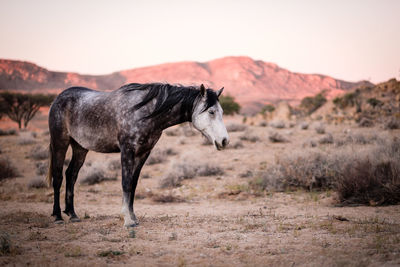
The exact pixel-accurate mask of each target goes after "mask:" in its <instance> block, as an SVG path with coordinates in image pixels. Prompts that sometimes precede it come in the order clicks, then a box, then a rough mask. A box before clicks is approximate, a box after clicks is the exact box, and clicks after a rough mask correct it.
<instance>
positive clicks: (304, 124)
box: [300, 121, 308, 130]
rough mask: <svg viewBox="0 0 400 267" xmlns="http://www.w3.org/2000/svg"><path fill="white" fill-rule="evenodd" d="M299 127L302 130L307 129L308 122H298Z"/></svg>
mask: <svg viewBox="0 0 400 267" xmlns="http://www.w3.org/2000/svg"><path fill="white" fill-rule="evenodd" d="M300 129H302V130H307V129H308V123H307V122H305V121H303V122H302V123H300Z"/></svg>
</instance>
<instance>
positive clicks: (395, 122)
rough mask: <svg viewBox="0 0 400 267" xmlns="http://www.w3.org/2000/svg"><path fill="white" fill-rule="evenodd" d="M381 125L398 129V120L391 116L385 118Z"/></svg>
mask: <svg viewBox="0 0 400 267" xmlns="http://www.w3.org/2000/svg"><path fill="white" fill-rule="evenodd" d="M383 127H384V129H386V130H394V129H399V128H400V120H399V119H396V118H393V117H392V118H389V119H388V120H386V122H385V123H384V126H383Z"/></svg>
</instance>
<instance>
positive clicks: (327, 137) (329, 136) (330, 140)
mask: <svg viewBox="0 0 400 267" xmlns="http://www.w3.org/2000/svg"><path fill="white" fill-rule="evenodd" d="M318 143H320V144H333V136H332V134H330V133H328V134H326V135H325V136H323V137H321V138H320V139H319V140H318Z"/></svg>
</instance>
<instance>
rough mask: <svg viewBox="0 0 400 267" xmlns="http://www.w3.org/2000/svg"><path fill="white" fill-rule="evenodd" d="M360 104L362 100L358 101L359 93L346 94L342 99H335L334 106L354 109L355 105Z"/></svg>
mask: <svg viewBox="0 0 400 267" xmlns="http://www.w3.org/2000/svg"><path fill="white" fill-rule="evenodd" d="M359 102H360V100H359V99H358V93H357V92H351V93H346V94H345V95H344V96H342V97H336V98H334V99H333V104H335V105H336V106H337V107H339V108H341V109H344V108H347V107H354V106H355V105H359Z"/></svg>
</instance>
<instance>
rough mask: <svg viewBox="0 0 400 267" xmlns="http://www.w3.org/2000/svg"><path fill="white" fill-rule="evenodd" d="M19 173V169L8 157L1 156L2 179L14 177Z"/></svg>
mask: <svg viewBox="0 0 400 267" xmlns="http://www.w3.org/2000/svg"><path fill="white" fill-rule="evenodd" d="M18 175H19V172H18V169H17V168H16V167H15V166H14V165H13V164H12V163H11V161H10V160H9V159H8V158H7V157H0V181H1V180H3V179H7V178H14V177H17V176H18Z"/></svg>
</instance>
